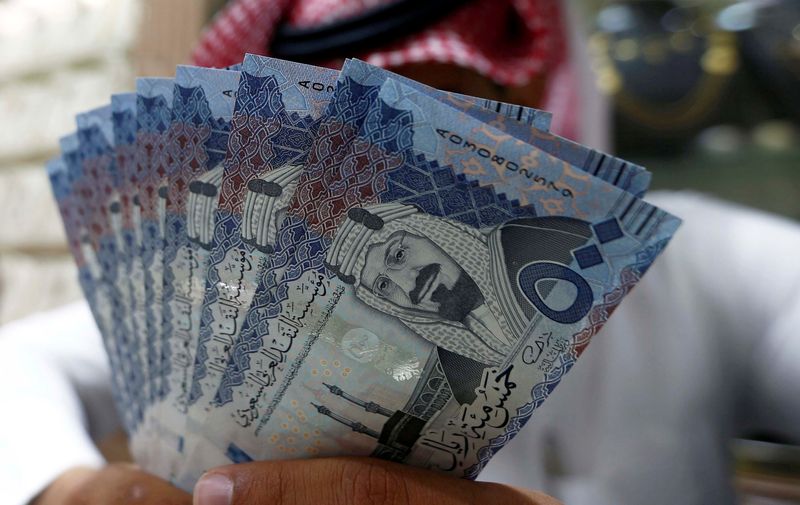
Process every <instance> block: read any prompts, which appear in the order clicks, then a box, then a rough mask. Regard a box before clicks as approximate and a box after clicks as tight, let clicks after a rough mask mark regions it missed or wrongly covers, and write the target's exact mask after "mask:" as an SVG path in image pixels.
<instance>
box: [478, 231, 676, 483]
mask: <svg viewBox="0 0 800 505" xmlns="http://www.w3.org/2000/svg"><path fill="white" fill-rule="evenodd" d="M668 243H669V238H667V239H664V240H661V241H659V242H657V243H655V244H652V245H650V246H648V247H646V248H645V249H643V250H642V251H639V252H638V253H637V254H636V261H635V262H634V263H633V264H631V265H629V266H627V267H625V268H623V269H622V270H621V271H620V274H619V285H618V286H617V287H615V288H614V289H613V290H611V291H610V292H608V293H606V294H605V295H604V296H603V300H602V302H600V303H598V304H597V305H596V306H595V307H594V308H592V310H591V311H590V313H589V314H588V315H587V322H588V326H587V327H586V328H584V329H582V330H581V331H580V332H578V333H576V334H575V335H573V337H572V342H570V344H569V347H568V349H566V350H565V351H564V352H562V353H561V355H560V357H559V362H558V363H557V364H555V366H553V368H551V369H550V371H549V372H548V373H547V374H546V375H545V379H544V381H542V382H541V383H539V384H536V385H535V386H534V387H533V389H532V390H531V401H530V402H528V403H526V404H525V405H523V406H521V407H519V408H518V409H517V412H516V415H515V416H514V417H512V418H511V419H510V420H509V423H508V425H507V428H506V431H505V432H504V433H503V434H502V435H500V436H498V437H495V438H493V439H492V440H490V441H489V444H488V445H486V446H484V447H481V448H480V449H479V450H478V463H476V464H475V465H473V466H472V467H471V468H469V469H468V470H467V471H466V472H465V473H464V477H465V478H468V479H475V478H476V477H477V476H478V474H479V473H480V472H481V470H483V468H484V467H485V466H486V464H487V463H488V462H489V460H490V459H491V458H492V457H493V456H494V455H495V454H496V453H497V451H499V450H500V449H502V448H503V446H505V445H506V444H507V443H508V442H509V441H510V440H511V439H512V438H514V437H515V436H516V434H517V433H519V430H521V429H522V428H523V427H524V426H525V424H526V423H527V422H528V420H530V418H531V416H532V415H533V412H534V411H535V410H536V409H537V408H539V406H541V404H542V403H544V401H545V400H546V399H547V398H548V397H549V396H550V394H551V393H552V392H553V390H554V389H555V387H556V386H557V385H558V384H559V383H560V382H561V379H562V378H563V377H564V375H566V373H567V372H569V370H570V369H571V368H572V366H573V365H574V364H575V362H576V360H577V359H578V358H579V357H580V355H581V354H582V353H583V351H584V350H585V349H586V346H587V345H588V344H589V342H590V341H591V339H592V337H593V336H594V335H595V334H597V332H598V331H600V329H601V328H602V327H603V325H605V323H606V322H607V321H608V318H609V317H611V314H612V313H613V312H614V310H616V308H617V307H618V306H619V303H620V302H621V301H622V300H623V299H624V298H625V296H627V294H628V293H629V292H630V291H631V290H632V289H633V288H634V286H635V285H636V284H637V283H638V282H639V280H640V279H641V278H642V276H643V275H644V274H645V272H647V270H648V268H650V265H652V263H653V261H655V259H656V258H657V257H658V256H659V255H660V254H661V252H662V251H663V250H664V248H665V247H666V246H667V244H668Z"/></svg>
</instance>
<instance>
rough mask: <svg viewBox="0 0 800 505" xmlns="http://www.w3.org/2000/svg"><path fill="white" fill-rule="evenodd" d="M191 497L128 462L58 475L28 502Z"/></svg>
mask: <svg viewBox="0 0 800 505" xmlns="http://www.w3.org/2000/svg"><path fill="white" fill-rule="evenodd" d="M191 503H192V497H191V496H190V495H189V494H187V493H185V492H183V491H181V490H180V489H178V488H176V487H174V486H172V485H171V484H170V483H169V482H166V481H163V480H161V479H159V478H158V477H155V476H152V475H150V474H148V473H145V472H143V471H141V470H139V469H138V467H136V466H134V465H130V464H123V463H114V464H110V465H107V466H106V467H104V468H101V469H99V470H97V469H94V468H74V469H71V470H68V471H66V472H64V473H63V474H61V475H60V476H59V477H58V478H57V479H56V480H55V481H53V483H52V484H50V485H49V486H48V487H47V489H45V490H44V491H43V492H42V493H41V494H40V495H39V496H38V497H37V498H36V499H34V500H33V502H31V505H134V504H136V505H190V504H191Z"/></svg>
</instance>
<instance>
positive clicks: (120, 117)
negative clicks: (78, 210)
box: [111, 93, 150, 398]
mask: <svg viewBox="0 0 800 505" xmlns="http://www.w3.org/2000/svg"><path fill="white" fill-rule="evenodd" d="M111 123H112V125H113V131H114V152H115V161H116V171H117V174H116V178H117V183H118V184H119V186H118V195H119V203H120V209H119V210H120V212H119V213H118V218H121V219H120V221H121V223H120V225H119V226H120V228H121V231H120V234H121V245H120V247H118V253H119V255H120V258H119V259H118V261H119V262H120V263H121V264H122V265H123V271H124V272H125V273H124V277H125V278H126V279H127V281H128V287H129V303H130V308H129V311H130V314H131V317H130V320H131V330H132V331H133V333H134V338H133V341H134V342H135V343H136V346H135V349H134V350H133V352H135V353H137V354H138V362H139V364H140V365H141V370H142V375H143V377H145V378H149V377H150V374H149V369H148V359H149V358H148V340H147V335H148V329H147V316H146V305H147V298H146V296H145V285H144V266H143V264H142V257H141V254H140V253H141V247H142V240H141V237H142V229H141V205H140V203H139V196H138V193H139V186H138V181H139V177H138V167H137V164H136V94H135V93H122V94H117V95H112V96H111ZM144 382H145V384H144V386H143V387H142V390H141V395H142V397H143V398H149V397H150V393H149V388H150V383H149V381H148V380H146V381H144Z"/></svg>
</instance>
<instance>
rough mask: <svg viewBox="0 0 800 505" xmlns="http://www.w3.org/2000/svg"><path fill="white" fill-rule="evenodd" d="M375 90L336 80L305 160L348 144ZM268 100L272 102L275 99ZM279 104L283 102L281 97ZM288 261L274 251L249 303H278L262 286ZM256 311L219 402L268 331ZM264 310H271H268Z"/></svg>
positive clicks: (322, 158)
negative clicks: (333, 91)
mask: <svg viewBox="0 0 800 505" xmlns="http://www.w3.org/2000/svg"><path fill="white" fill-rule="evenodd" d="M243 80H246V81H247V82H246V84H245V85H246V86H247V89H248V91H249V92H250V93H252V91H253V89H254V88H255V87H256V86H258V85H261V86H264V87H265V88H266V89H264V91H263V93H264V94H267V93H269V91H270V87H271V86H274V85H276V84H277V83H275V82H273V80H272V79H271V78H269V79H263V78H262V79H261V82H259V81H258V80H256V79H255V78H253V77H251V76H249V75H248V74H247V73H244V74H243ZM378 91H379V88H378V87H376V86H371V87H366V86H361V85H360V84H358V83H356V82H355V81H353V80H351V79H348V80H347V81H346V82H344V83H337V93H335V94H334V96H333V98H332V101H331V102H330V103H329V104H328V109H327V112H326V115H325V120H324V121H322V123H321V124H318V125H315V127H312V128H314V129H315V131H316V138H314V139H313V142H312V141H311V139H308V138H303V139H300V140H301V141H302V144H300V145H301V146H303V147H304V148H305V149H306V150H309V149H308V148H309V147H310V152H309V154H308V158H307V160H308V163H310V164H311V163H314V164H322V165H325V166H327V164H329V163H330V162H331V160H333V159H334V158H335V157H336V154H337V153H338V151H340V150H342V149H346V148H347V147H348V146H349V141H350V140H351V139H352V138H353V137H355V135H356V129H354V128H353V127H352V126H351V125H350V124H348V123H352V122H356V121H357V122H360V121H361V120H363V119H364V117H365V116H366V113H367V111H368V107H369V104H370V103H371V101H372V100H373V99H374V98H375V97H377V93H378ZM240 93H241V92H240ZM244 103H245V104H244V105H243V107H242V109H243V110H248V111H249V112H250V113H251V114H256V111H257V110H258V108H257V107H258V105H257V104H255V103H254V101H251V100H248V101H246V102H244ZM270 103H272V104H275V102H274V101H271V102H270ZM279 103H280V104H281V105H282V103H283V102H282V100H281V101H280V102H279ZM281 109H282V108H280V107H279V108H277V109H273V110H272V111H271V114H273V116H274V115H276V114H278V115H279V114H280V112H282V110H281ZM290 131H291V130H290ZM319 173H323V171H320V172H319ZM294 240H295V241H294V242H293V244H294V245H295V246H297V250H298V251H301V252H299V254H303V253H306V252H308V251H309V249H308V247H313V245H312V244H309V243H307V242H305V241H304V239H303V238H301V237H295V238H294ZM295 261H298V262H302V259H301V258H295ZM290 263H291V262H290V261H288V257H287V255H286V254H285V248H284V249H282V250H281V251H274V252H273V253H272V254H271V258H270V268H269V269H268V270H269V273H267V275H266V276H265V278H263V279H261V280H260V281H259V286H258V289H257V290H256V297H255V298H254V299H253V302H252V304H251V306H253V307H275V306H276V305H277V304H276V303H273V302H272V297H274V296H275V293H274V292H272V290H271V289H266V288H265V286H272V285H274V280H275V279H274V275H275V274H274V273H275V272H276V271H282V270H281V268H282V267H283V266H286V265H288V264H290ZM294 272H298V273H301V271H299V270H297V269H295V270H293V271H292V272H290V273H289V276H290V277H292V276H293V273H294ZM278 296H279V298H281V299H282V298H284V297H283V296H281V295H280V294H279V295H278ZM273 310H274V309H273ZM259 312H260V311H257V310H251V311H248V314H247V320H246V321H245V322H244V323H243V325H242V331H241V332H240V338H239V339H238V340H237V342H236V343H235V344H234V347H233V349H231V354H234V353H235V354H236V356H231V359H230V363H229V364H228V366H226V368H225V371H224V373H223V376H222V379H221V384H220V387H219V389H218V393H217V395H215V398H214V401H215V402H216V403H218V404H219V403H227V402H228V401H230V398H231V396H230V395H231V393H232V390H231V388H232V387H233V386H235V385H239V384H241V383H242V382H243V380H244V378H243V373H244V372H245V371H246V369H248V368H249V358H248V357H247V356H248V355H249V354H250V353H252V352H256V351H257V350H258V346H259V345H260V344H259V343H260V341H261V340H263V335H266V334H267V330H266V329H265V328H264V326H265V324H264V323H263V321H262V322H259V320H258V319H259V317H258V315H259ZM267 312H271V311H270V310H269V309H268V310H267ZM262 315H263V313H262ZM254 330H255V331H254ZM259 335H261V336H259ZM241 359H245V360H247V363H246V364H244V367H241V366H239V365H238V364H237V362H238V361H240V360H241ZM220 395H221V396H220Z"/></svg>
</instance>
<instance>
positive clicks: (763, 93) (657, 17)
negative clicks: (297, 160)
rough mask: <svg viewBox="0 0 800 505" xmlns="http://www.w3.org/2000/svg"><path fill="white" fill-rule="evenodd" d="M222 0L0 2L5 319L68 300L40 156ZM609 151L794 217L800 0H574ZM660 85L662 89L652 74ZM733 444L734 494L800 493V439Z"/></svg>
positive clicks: (170, 64) (161, 69) (170, 67)
mask: <svg viewBox="0 0 800 505" xmlns="http://www.w3.org/2000/svg"><path fill="white" fill-rule="evenodd" d="M222 5H224V2H223V1H221V0H170V1H168V2H165V1H156V0H59V1H57V2H55V1H52V0H0V118H2V121H0V324H3V323H5V322H8V321H11V320H14V319H17V318H20V317H22V316H24V315H26V314H29V313H33V312H36V311H39V310H42V309H45V308H50V307H55V306H58V305H62V304H64V303H66V302H68V301H71V300H75V299H78V298H79V297H80V296H81V295H80V291H79V288H78V285H77V282H76V281H75V270H74V267H73V263H72V259H71V257H70V256H69V253H68V251H67V248H66V245H65V239H64V235H63V230H62V226H61V221H60V219H59V217H58V212H57V210H56V207H55V205H54V202H53V201H52V198H50V189H49V184H48V182H47V179H46V176H45V173H44V169H43V162H44V161H45V160H46V159H47V158H48V157H50V156H52V155H54V154H55V153H56V148H57V139H58V137H59V136H61V135H63V134H65V133H67V132H69V131H70V130H72V129H73V128H74V124H73V121H74V119H73V118H74V115H75V114H76V113H77V112H80V111H83V110H86V109H89V108H92V107H96V106H99V105H102V104H103V103H104V102H106V101H107V100H108V96H109V95H110V94H111V93H115V92H121V91H127V90H131V89H132V87H133V83H134V76H136V75H170V74H172V73H173V72H174V67H175V65H176V64H178V63H184V62H186V61H188V57H189V53H190V50H191V48H192V47H193V45H194V44H195V43H196V41H197V37H198V35H199V33H200V31H201V29H202V27H203V26H204V25H205V24H206V23H207V22H208V20H209V19H210V18H211V17H212V16H213V14H214V13H215V12H216V11H217V10H218V9H219V8H220V7H221V6H222ZM580 11H581V16H582V17H583V25H584V27H585V29H586V31H587V37H586V40H587V49H588V53H589V55H590V61H591V65H592V67H593V70H594V76H595V79H596V83H597V86H598V87H599V89H600V90H601V91H602V92H603V94H604V95H605V96H606V97H607V99H608V101H609V104H610V105H611V110H612V121H613V132H614V134H613V150H614V151H615V153H616V154H618V155H620V156H622V157H624V158H627V159H630V160H631V161H634V162H637V163H640V164H642V165H644V166H646V167H648V168H649V169H650V170H651V171H653V172H654V179H653V181H654V182H653V188H654V189H684V188H692V189H696V190H699V191H703V192H706V193H710V194H713V195H717V196H720V197H722V198H725V199H728V200H733V201H736V202H741V203H743V204H746V205H749V206H753V207H757V208H760V209H764V210H767V211H770V212H774V213H778V214H782V215H785V216H788V217H789V218H792V219H798V218H800V142H798V140H800V1H797V0H785V1H779V0H758V1H757V0H747V1H733V0H715V1H704V2H699V1H692V2H690V1H670V2H668V1H660V0H648V1H627V2H620V1H614V2H612V1H603V0H591V1H585V2H582V3H580ZM653 83H658V84H659V85H658V86H653ZM775 442H778V441H774V440H770V439H769V437H768V436H763V434H753V440H742V441H739V442H737V443H736V444H735V446H734V448H733V449H734V451H735V452H736V454H737V461H738V462H739V463H738V467H737V479H738V482H739V488H740V490H741V493H742V503H749V504H761V503H764V504H766V503H794V502H800V485H798V478H797V473H798V471H797V469H798V468H800V454H799V453H800V449H798V448H793V447H788V446H785V445H781V444H779V443H775Z"/></svg>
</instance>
